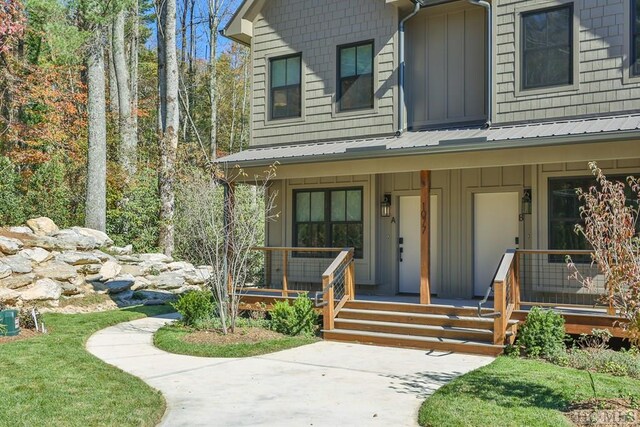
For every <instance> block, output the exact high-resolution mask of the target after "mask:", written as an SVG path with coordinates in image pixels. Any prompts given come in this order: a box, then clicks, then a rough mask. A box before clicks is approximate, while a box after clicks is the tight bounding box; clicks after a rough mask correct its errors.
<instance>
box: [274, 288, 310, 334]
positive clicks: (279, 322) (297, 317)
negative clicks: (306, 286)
mask: <svg viewBox="0 0 640 427" xmlns="http://www.w3.org/2000/svg"><path fill="white" fill-rule="evenodd" d="M317 322H318V314H317V313H316V312H315V310H314V309H313V301H311V299H310V298H309V297H308V296H307V294H306V293H302V294H300V295H298V297H297V298H296V300H295V302H294V303H293V304H289V303H288V302H287V301H277V302H276V303H275V304H274V305H273V310H271V329H273V330H274V331H276V332H279V333H281V334H285V335H292V336H295V335H305V336H311V335H313V334H314V333H315V329H316V324H317Z"/></svg>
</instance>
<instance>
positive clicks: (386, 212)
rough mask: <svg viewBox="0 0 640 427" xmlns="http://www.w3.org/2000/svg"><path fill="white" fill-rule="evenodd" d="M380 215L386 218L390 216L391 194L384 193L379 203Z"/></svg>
mask: <svg viewBox="0 0 640 427" xmlns="http://www.w3.org/2000/svg"><path fill="white" fill-rule="evenodd" d="M380 216H381V217H383V218H388V217H390V216H391V194H385V195H384V197H383V199H382V202H381V203H380Z"/></svg>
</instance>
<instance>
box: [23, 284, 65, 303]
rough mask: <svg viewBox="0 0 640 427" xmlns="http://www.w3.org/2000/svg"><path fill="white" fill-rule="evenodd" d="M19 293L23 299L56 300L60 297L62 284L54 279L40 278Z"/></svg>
mask: <svg viewBox="0 0 640 427" xmlns="http://www.w3.org/2000/svg"><path fill="white" fill-rule="evenodd" d="M19 293H20V298H21V299H22V300H23V301H51V300H58V299H60V295H62V286H60V284H59V283H58V282H56V281H55V280H51V279H40V280H38V281H37V282H36V283H34V284H33V285H31V286H29V287H28V288H26V289H25V290H21V291H20V292H19Z"/></svg>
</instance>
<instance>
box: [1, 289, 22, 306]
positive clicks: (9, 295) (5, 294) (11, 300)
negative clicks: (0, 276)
mask: <svg viewBox="0 0 640 427" xmlns="http://www.w3.org/2000/svg"><path fill="white" fill-rule="evenodd" d="M19 300H20V294H19V293H18V292H16V291H14V290H12V289H7V288H0V303H2V304H6V305H8V306H10V307H15V306H16V305H17V304H18V301H19Z"/></svg>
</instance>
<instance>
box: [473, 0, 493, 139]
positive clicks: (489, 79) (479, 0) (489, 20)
mask: <svg viewBox="0 0 640 427" xmlns="http://www.w3.org/2000/svg"><path fill="white" fill-rule="evenodd" d="M468 1H469V3H471V4H475V5H476V6H481V7H484V8H485V9H486V10H487V123H486V127H488V128H489V127H491V116H492V114H493V18H492V16H491V3H489V2H487V1H485V0H468Z"/></svg>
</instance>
